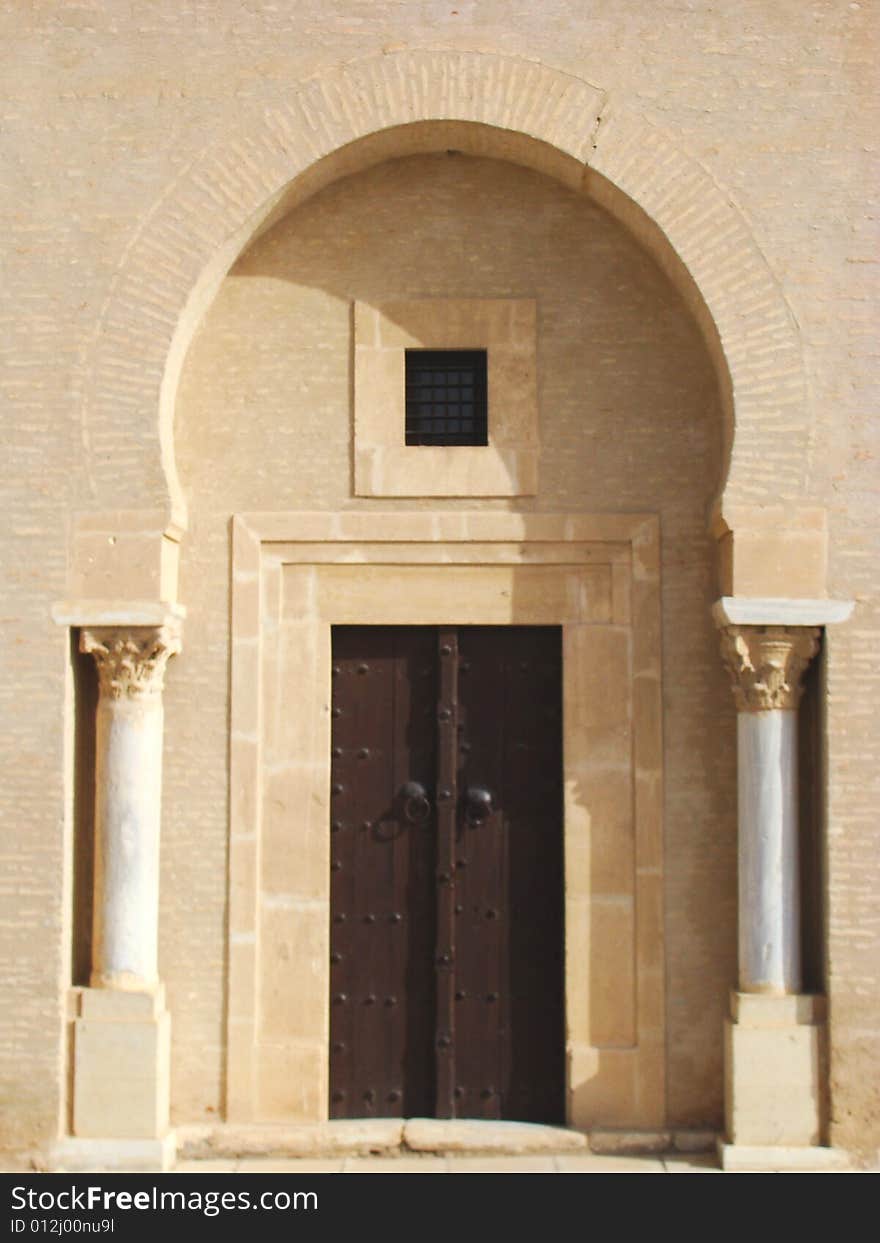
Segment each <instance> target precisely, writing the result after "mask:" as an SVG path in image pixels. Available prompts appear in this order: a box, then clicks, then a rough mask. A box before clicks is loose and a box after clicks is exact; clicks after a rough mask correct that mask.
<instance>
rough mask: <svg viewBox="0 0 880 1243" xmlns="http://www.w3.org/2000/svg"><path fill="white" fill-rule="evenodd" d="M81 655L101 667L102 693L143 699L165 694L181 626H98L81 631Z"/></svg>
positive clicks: (178, 643)
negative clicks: (83, 653)
mask: <svg viewBox="0 0 880 1243" xmlns="http://www.w3.org/2000/svg"><path fill="white" fill-rule="evenodd" d="M79 647H80V651H81V652H90V653H91V654H92V655H93V656H94V658H95V662H96V664H97V666H98V682H99V685H100V690H101V694H102V695H105V696H107V697H109V698H110V699H123V698H127V699H140V698H144V697H146V696H149V695H160V694H161V693H162V686H163V680H164V677H165V666H166V665H167V664H168V658H169V657H170V656H174V655H175V653H177V652H179V651H180V626H179V625H177V624H175V623H174V622H168V623H166V624H165V625H162V626H97V627H89V628H87V629H84V630H82V631H81V632H80V641H79Z"/></svg>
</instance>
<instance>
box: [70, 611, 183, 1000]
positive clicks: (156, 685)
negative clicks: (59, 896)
mask: <svg viewBox="0 0 880 1243" xmlns="http://www.w3.org/2000/svg"><path fill="white" fill-rule="evenodd" d="M80 647H81V650H82V651H84V652H90V653H91V654H92V655H93V656H94V658H95V661H96V663H97V667H98V679H99V699H98V711H97V723H96V731H97V732H96V774H95V890H94V925H93V934H92V974H91V986H92V988H113V989H124V990H130V991H141V992H150V991H152V990H155V989H156V988H157V986H158V983H159V975H158V966H157V954H158V932H159V927H158V921H159V824H160V802H161V791H162V734H163V711H162V687H163V677H164V672H165V666H166V664H167V662H168V658H169V657H170V656H172V655H173V654H174V653H175V652H177V651H179V650H180V630H179V626H177V625H175V624H174V623H173V622H172V623H169V624H166V625H161V626H131V627H103V626H102V627H94V628H85V629H83V630H82V631H81V637H80Z"/></svg>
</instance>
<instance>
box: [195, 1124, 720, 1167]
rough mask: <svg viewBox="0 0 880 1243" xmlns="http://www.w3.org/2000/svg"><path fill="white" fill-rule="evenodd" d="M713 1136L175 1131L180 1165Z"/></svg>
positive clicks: (557, 1130)
mask: <svg viewBox="0 0 880 1243" xmlns="http://www.w3.org/2000/svg"><path fill="white" fill-rule="evenodd" d="M716 1138H717V1137H716V1135H715V1133H714V1132H710V1131H692V1132H669V1131H650V1132H642V1131H638V1132H635V1131H593V1132H591V1133H590V1134H587V1133H586V1132H584V1131H576V1130H572V1129H570V1128H568V1127H559V1126H543V1125H539V1124H537V1123H531V1122H485V1121H482V1120H479V1119H454V1120H447V1119H440V1118H409V1119H400V1118H376V1119H366V1118H365V1119H356V1120H351V1121H348V1120H345V1121H334V1122H315V1123H302V1124H299V1125H289V1124H283V1123H224V1124H218V1125H202V1126H181V1127H178V1128H177V1151H178V1156H179V1158H180V1159H182V1160H211V1159H216V1158H238V1157H281V1158H285V1157H294V1158H295V1157H336V1156H340V1157H347V1156H382V1157H394V1156H413V1155H416V1154H419V1153H424V1154H426V1155H428V1154H431V1155H442V1156H454V1155H455V1154H456V1153H461V1154H468V1155H475V1156H476V1155H479V1156H505V1157H506V1156H520V1155H528V1154H534V1153H542V1154H545V1155H550V1156H556V1155H560V1156H561V1155H565V1154H566V1153H581V1154H586V1153H588V1152H590V1151H593V1152H600V1153H610V1154H629V1153H659V1152H668V1151H670V1150H677V1151H679V1152H706V1151H710V1150H712V1149H714V1146H715V1141H716Z"/></svg>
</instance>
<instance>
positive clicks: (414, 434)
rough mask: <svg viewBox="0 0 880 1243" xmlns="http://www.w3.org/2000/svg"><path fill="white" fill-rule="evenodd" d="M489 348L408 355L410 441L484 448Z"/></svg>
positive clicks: (407, 392)
mask: <svg viewBox="0 0 880 1243" xmlns="http://www.w3.org/2000/svg"><path fill="white" fill-rule="evenodd" d="M486 389H487V384H486V351H485V350H407V351H406V443H407V444H408V445H485V444H488V443H489V436H488V430H489V429H488V418H487V413H486Z"/></svg>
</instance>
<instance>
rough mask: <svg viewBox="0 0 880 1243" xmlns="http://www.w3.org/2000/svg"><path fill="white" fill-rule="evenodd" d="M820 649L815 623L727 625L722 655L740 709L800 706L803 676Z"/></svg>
mask: <svg viewBox="0 0 880 1243" xmlns="http://www.w3.org/2000/svg"><path fill="white" fill-rule="evenodd" d="M818 648H819V630H818V627H815V626H725V627H724V628H723V630H722V631H721V657H722V659H723V661H724V664H725V666H726V667H727V671H728V673H729V674H730V680H731V684H732V687H733V697H734V699H735V700H736V706H737V710H738V711H739V712H768V711H770V710H771V709H772V708H796V707H797V706H798V703H799V701H800V697H801V691H802V689H803V688H802V686H801V675H802V674H803V672H804V670H805V669H806V667H807V665H808V664H809V663H810V661H811V660H812V659H813V657H814V656H815V654H816V652H817V651H818Z"/></svg>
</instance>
